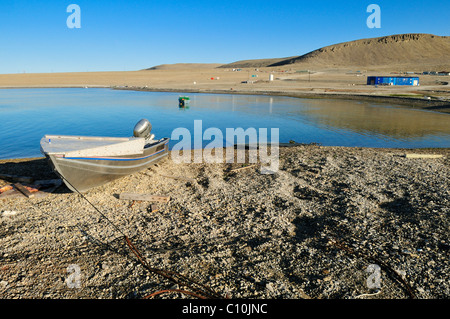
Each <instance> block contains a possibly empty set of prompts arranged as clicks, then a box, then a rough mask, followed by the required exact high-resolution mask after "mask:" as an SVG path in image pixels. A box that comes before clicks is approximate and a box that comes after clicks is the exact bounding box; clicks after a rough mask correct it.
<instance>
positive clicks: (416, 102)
mask: <svg viewBox="0 0 450 319" xmlns="http://www.w3.org/2000/svg"><path fill="white" fill-rule="evenodd" d="M111 89H114V90H128V91H148V92H183V93H205V94H243V95H269V96H285V97H294V98H300V99H343V100H359V101H369V102H377V103H383V104H384V103H386V104H389V103H392V101H394V104H396V105H399V106H405V107H409V108H419V109H422V110H427V111H433V112H438V113H445V114H450V101H434V100H428V99H420V98H414V97H398V96H389V95H370V94H360V93H356V92H353V93H346V94H343V93H317V92H290V91H264V90H253V91H246V90H221V89H187V90H186V89H184V90H181V89H172V88H171V89H168V88H166V89H159V88H146V87H131V88H122V87H111ZM411 104H412V105H411Z"/></svg>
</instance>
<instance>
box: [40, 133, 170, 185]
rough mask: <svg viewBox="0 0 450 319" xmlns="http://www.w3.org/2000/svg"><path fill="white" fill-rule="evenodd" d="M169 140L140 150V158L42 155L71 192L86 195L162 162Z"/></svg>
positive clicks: (167, 151) (166, 153)
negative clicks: (94, 189) (90, 190)
mask: <svg viewBox="0 0 450 319" xmlns="http://www.w3.org/2000/svg"><path fill="white" fill-rule="evenodd" d="M168 142H169V139H168V138H165V139H162V140H161V141H159V142H157V143H155V144H152V145H151V146H149V147H146V148H144V152H143V153H142V154H135V155H124V156H114V157H65V156H62V155H58V154H44V155H45V156H46V157H47V159H48V160H49V162H50V165H51V166H52V167H53V169H54V170H55V171H57V173H58V174H59V175H60V176H61V177H62V179H63V181H64V183H65V184H66V186H67V187H68V188H69V189H70V190H71V191H74V192H76V191H78V192H86V191H87V190H89V189H92V188H94V187H98V186H101V185H104V184H106V183H109V182H111V181H113V180H115V179H118V178H121V177H124V176H127V175H131V174H134V173H136V172H139V171H141V170H143V169H146V168H148V167H150V166H151V165H154V164H155V163H157V162H159V161H161V160H162V159H164V158H165V157H166V156H167V155H168V153H169V150H168Z"/></svg>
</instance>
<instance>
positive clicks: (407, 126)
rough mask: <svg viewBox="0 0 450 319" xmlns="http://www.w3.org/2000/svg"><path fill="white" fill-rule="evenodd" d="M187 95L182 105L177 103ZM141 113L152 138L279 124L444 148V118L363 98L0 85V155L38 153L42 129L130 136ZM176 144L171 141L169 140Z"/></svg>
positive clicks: (283, 130) (340, 137)
mask: <svg viewBox="0 0 450 319" xmlns="http://www.w3.org/2000/svg"><path fill="white" fill-rule="evenodd" d="M180 95H188V96H189V97H190V99H191V101H190V107H189V109H187V108H186V109H180V108H179V107H178V97H179V96H180ZM141 118H148V119H149V120H150V121H151V122H152V124H153V133H154V134H155V135H156V136H158V137H163V136H168V137H170V136H171V133H172V131H173V130H174V129H175V128H177V127H185V128H188V129H189V130H193V123H194V120H199V119H201V120H202V121H203V129H204V130H205V129H206V128H209V127H217V128H219V129H221V130H222V131H223V132H225V130H226V128H227V127H230V128H237V127H243V128H244V129H245V128H248V127H254V128H279V131H280V142H289V140H295V141H297V142H302V143H311V142H315V143H321V144H323V145H342V146H365V147H404V148H414V147H450V115H448V114H440V113H433V112H428V111H421V110H414V109H408V108H404V107H400V108H398V107H395V106H393V105H392V106H388V105H384V104H376V103H370V102H359V101H351V100H350V101H344V100H327V99H298V98H289V97H280V96H265V95H236V94H186V93H183V92H180V93H177V92H174V93H162V92H135V91H121V90H109V89H4V90H0V123H1V124H0V128H1V132H2V139H1V140H0V158H15V157H31V156H40V153H39V140H40V138H41V137H42V136H43V135H44V134H68V135H99V136H130V135H131V134H132V129H133V127H134V125H135V123H136V122H137V121H138V120H140V119H141ZM171 143H172V144H171V145H173V143H176V141H172V142H171Z"/></svg>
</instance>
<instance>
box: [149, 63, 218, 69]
mask: <svg viewBox="0 0 450 319" xmlns="http://www.w3.org/2000/svg"><path fill="white" fill-rule="evenodd" d="M221 65H222V64H220V63H175V64H161V65H157V66H153V67H151V68H148V69H145V70H182V69H200V68H205V69H207V68H217V67H220V66H221Z"/></svg>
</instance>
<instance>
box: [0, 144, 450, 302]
mask: <svg viewBox="0 0 450 319" xmlns="http://www.w3.org/2000/svg"><path fill="white" fill-rule="evenodd" d="M408 153H426V154H441V155H443V157H440V158H408V157H405V156H404V155H405V154H408ZM449 154H450V150H449V149H432V150H430V149H421V150H402V149H370V148H347V147H323V146H320V145H297V146H292V147H281V148H280V166H279V170H278V171H277V172H276V173H275V174H261V172H260V165H259V164H256V165H253V164H251V163H250V164H227V163H220V164H207V163H201V164H198V163H188V164H176V163H174V162H173V161H172V159H171V157H170V156H169V158H167V159H166V160H164V161H163V162H160V163H159V164H157V165H155V166H153V167H151V168H150V169H147V170H144V171H142V172H139V173H136V174H134V175H131V176H128V177H125V178H122V179H119V180H117V181H114V182H112V183H109V184H107V185H104V186H102V187H98V188H96V189H92V190H90V191H88V192H86V193H85V194H84V196H85V198H83V197H82V196H80V195H79V194H77V193H72V192H70V191H69V190H68V189H67V188H66V186H64V185H63V186H61V187H59V188H58V189H57V190H56V191H54V192H53V193H51V194H49V195H48V196H46V197H38V196H35V197H34V198H26V197H25V196H22V197H16V198H4V199H0V213H1V216H0V223H1V226H0V298H7V299H10V298H51V299H65V298H67V299H74V298H81V299H99V298H106V299H111V298H120V299H128V298H133V299H134V298H144V297H146V296H149V295H150V294H154V295H153V296H152V298H157V299H158V298H170V299H173V298H195V297H194V296H193V295H188V294H186V293H181V292H175V291H174V290H176V289H179V290H185V291H192V289H191V288H189V287H186V286H183V285H182V284H180V283H177V282H174V281H171V280H169V279H168V278H166V277H164V276H162V275H161V272H162V273H163V274H172V275H174V276H175V277H176V276H179V275H180V274H181V275H182V276H186V277H189V278H191V279H192V280H194V281H195V282H197V283H200V284H202V285H204V286H206V287H208V288H209V289H211V290H212V291H214V293H215V294H217V295H219V296H221V297H224V298H226V297H228V298H252V299H261V298H268V299H271V298H281V299H310V298H311V299H355V298H358V299H378V298H382V299H406V298H420V299H440V298H449V297H450V258H449V257H450V241H449V229H450V218H449V217H450V216H449V215H450V186H449V176H450V169H449V159H448V155H449ZM239 168H241V169H239ZM0 174H13V175H21V176H31V177H33V178H34V179H52V178H57V177H56V175H54V174H53V173H52V172H51V170H50V167H49V166H48V165H47V163H46V162H45V160H44V159H42V158H38V159H16V160H2V161H0ZM8 184H11V181H8V180H0V187H1V186H4V185H8ZM125 192H127V193H140V194H153V195H160V196H170V200H169V201H168V202H149V201H131V200H122V199H119V196H118V195H119V194H121V193H125ZM88 201H89V202H90V203H92V205H94V206H95V207H96V208H97V209H98V210H99V211H96V209H94V207H93V206H91V204H90V203H89V202H88ZM105 217H106V218H105ZM111 223H112V224H114V226H113V225H112V224H111ZM123 235H126V236H127V237H128V238H129V239H130V240H131V241H132V242H133V244H134V245H135V247H136V248H137V249H138V250H139V252H140V253H141V254H142V257H143V258H145V260H146V262H147V266H148V267H152V269H153V270H155V269H156V270H161V272H160V273H158V271H150V270H148V269H147V268H146V267H144V266H143V265H142V263H140V262H139V260H138V259H137V257H136V256H135V255H134V254H133V253H132V252H131V250H130V249H129V247H128V246H127V245H126V243H125V241H124V239H123ZM182 276H181V277H182ZM182 278H184V277H182ZM162 291H165V292H164V293H163V292H162Z"/></svg>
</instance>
